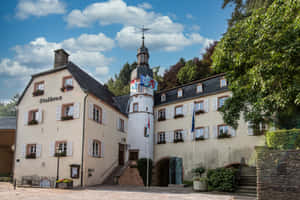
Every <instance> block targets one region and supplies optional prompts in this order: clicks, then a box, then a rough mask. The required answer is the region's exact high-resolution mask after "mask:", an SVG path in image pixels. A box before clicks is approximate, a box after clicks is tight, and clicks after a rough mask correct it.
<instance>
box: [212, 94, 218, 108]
mask: <svg viewBox="0 0 300 200" xmlns="http://www.w3.org/2000/svg"><path fill="white" fill-rule="evenodd" d="M213 107H214V111H217V110H218V98H217V97H216V98H214V101H213Z"/></svg>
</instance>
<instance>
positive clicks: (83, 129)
mask: <svg viewBox="0 0 300 200" xmlns="http://www.w3.org/2000/svg"><path fill="white" fill-rule="evenodd" d="M85 92H86V96H85V97H84V105H83V126H82V150H81V180H80V186H81V187H83V160H84V159H83V158H84V142H85V140H84V139H85V107H86V99H87V97H88V93H87V91H85Z"/></svg>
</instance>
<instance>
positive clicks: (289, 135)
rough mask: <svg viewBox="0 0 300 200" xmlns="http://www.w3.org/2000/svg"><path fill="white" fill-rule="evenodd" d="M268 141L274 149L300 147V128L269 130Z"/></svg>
mask: <svg viewBox="0 0 300 200" xmlns="http://www.w3.org/2000/svg"><path fill="white" fill-rule="evenodd" d="M266 143H267V146H268V147H269V148H272V149H279V150H286V149H300V129H290V130H277V131H269V132H267V135H266Z"/></svg>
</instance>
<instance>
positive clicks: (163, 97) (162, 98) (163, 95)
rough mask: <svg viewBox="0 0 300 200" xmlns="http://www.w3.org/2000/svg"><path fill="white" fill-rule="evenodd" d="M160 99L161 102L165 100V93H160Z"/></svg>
mask: <svg viewBox="0 0 300 200" xmlns="http://www.w3.org/2000/svg"><path fill="white" fill-rule="evenodd" d="M160 101H161V102H165V101H166V94H162V95H161V96H160Z"/></svg>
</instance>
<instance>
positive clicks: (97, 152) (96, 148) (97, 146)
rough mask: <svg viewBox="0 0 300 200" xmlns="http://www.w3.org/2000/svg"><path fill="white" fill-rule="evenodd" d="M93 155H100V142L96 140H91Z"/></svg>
mask: <svg viewBox="0 0 300 200" xmlns="http://www.w3.org/2000/svg"><path fill="white" fill-rule="evenodd" d="M92 145H93V151H92V155H93V157H100V156H101V142H100V141H98V140H93V144H92Z"/></svg>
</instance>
